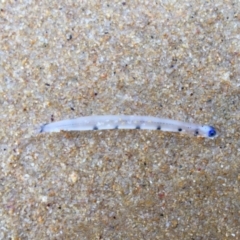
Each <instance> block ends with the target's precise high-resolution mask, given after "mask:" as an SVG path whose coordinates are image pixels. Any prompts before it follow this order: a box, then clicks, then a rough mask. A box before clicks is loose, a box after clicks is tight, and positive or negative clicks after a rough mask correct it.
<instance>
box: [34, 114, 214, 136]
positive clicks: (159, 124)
mask: <svg viewBox="0 0 240 240" xmlns="http://www.w3.org/2000/svg"><path fill="white" fill-rule="evenodd" d="M108 129H146V130H161V131H168V132H183V133H189V134H192V135H194V136H201V137H207V138H214V137H216V136H217V132H216V130H215V128H214V127H212V126H208V125H200V124H193V123H185V122H181V121H177V120H171V119H164V118H157V117H151V116H135V115H129V116H127V115H104V116H86V117H80V118H75V119H68V120H62V121H58V122H52V123H48V124H44V125H42V126H41V128H40V131H39V132H60V131H87V130H108Z"/></svg>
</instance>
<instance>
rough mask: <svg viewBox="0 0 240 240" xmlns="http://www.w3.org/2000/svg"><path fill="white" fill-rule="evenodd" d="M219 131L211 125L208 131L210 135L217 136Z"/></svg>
mask: <svg viewBox="0 0 240 240" xmlns="http://www.w3.org/2000/svg"><path fill="white" fill-rule="evenodd" d="M216 134H217V132H216V130H215V128H214V127H210V130H209V131H208V137H214V136H216Z"/></svg>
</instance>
